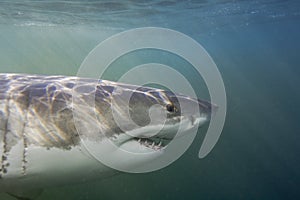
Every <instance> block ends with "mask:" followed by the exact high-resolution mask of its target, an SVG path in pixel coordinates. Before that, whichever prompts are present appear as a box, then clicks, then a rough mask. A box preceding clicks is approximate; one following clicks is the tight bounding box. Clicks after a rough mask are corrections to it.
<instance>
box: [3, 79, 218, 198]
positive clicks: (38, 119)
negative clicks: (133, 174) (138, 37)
mask: <svg viewBox="0 0 300 200" xmlns="http://www.w3.org/2000/svg"><path fill="white" fill-rule="evenodd" d="M115 91H117V92H115ZM128 95H130V101H129V102H127V101H126V100H125V97H126V96H127V97H128ZM179 102H180V103H179ZM112 105H114V106H112ZM154 105H158V106H156V107H155V108H156V111H158V112H156V113H162V116H164V117H165V118H164V120H163V118H161V119H160V116H159V115H157V116H155V118H153V119H152V120H151V117H150V116H149V109H151V108H153V106H154ZM213 107H214V106H213V105H212V104H210V103H209V102H207V101H204V100H199V99H193V98H190V97H188V96H184V95H175V94H174V93H172V92H169V91H166V90H161V89H157V88H150V87H138V88H137V87H136V86H132V85H128V84H123V83H117V82H111V81H106V80H95V79H89V78H79V77H68V76H42V75H24V74H0V192H8V193H10V194H12V195H13V196H15V197H17V198H19V199H26V196H27V194H26V192H24V191H33V190H36V189H39V188H46V187H50V186H57V185H62V184H69V183H73V182H82V181H87V180H92V179H101V178H105V177H108V176H110V175H111V174H112V173H114V170H112V169H111V168H110V167H108V166H106V165H105V164H102V163H101V162H99V161H98V160H97V159H95V157H94V156H93V155H91V153H90V152H89V151H88V150H87V148H86V145H88V144H94V145H95V147H96V151H98V152H104V153H105V154H107V156H108V157H109V156H110V157H111V159H112V162H114V161H115V162H116V163H118V165H126V166H127V167H129V168H135V167H137V166H139V165H146V164H147V163H148V162H151V160H153V159H155V157H156V156H160V155H161V154H163V152H164V148H165V147H166V146H167V145H168V143H169V142H170V141H171V140H172V139H173V138H174V137H175V135H176V130H177V129H178V125H179V124H181V125H182V126H183V130H184V131H186V132H188V130H190V129H192V128H194V127H197V126H199V125H200V126H201V125H202V124H204V123H205V122H206V121H208V120H209V119H210V116H211V113H212V110H213ZM183 108H184V109H183ZM197 110H199V112H196V111H197ZM183 111H184V112H183ZM128 114H129V115H130V120H128ZM115 117H117V118H118V120H117V121H118V122H117V121H116V120H114V118H115ZM120 123H121V124H120ZM157 127H160V129H161V130H160V131H159V133H158V134H154V135H153V134H152V133H154V132H157V131H158V128H157ZM151 134H152V135H151ZM108 143H110V144H114V145H115V146H116V147H117V148H123V149H127V150H129V151H133V152H134V153H145V152H146V153H147V152H157V154H151V156H149V155H148V154H145V156H144V157H142V158H141V157H139V158H138V159H134V158H133V159H130V160H128V159H127V158H124V157H121V156H119V155H118V152H113V150H110V149H109V148H108V149H106V148H107V147H108V146H109V145H107V144H108ZM153 155H154V156H153ZM31 196H32V195H31Z"/></svg>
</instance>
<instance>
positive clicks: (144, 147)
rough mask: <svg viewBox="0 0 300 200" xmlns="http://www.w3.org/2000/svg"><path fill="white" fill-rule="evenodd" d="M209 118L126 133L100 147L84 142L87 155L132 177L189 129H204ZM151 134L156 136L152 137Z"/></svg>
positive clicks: (192, 119) (161, 154)
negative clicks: (200, 127)
mask: <svg viewBox="0 0 300 200" xmlns="http://www.w3.org/2000/svg"><path fill="white" fill-rule="evenodd" d="M208 120H209V116H198V117H195V116H189V117H186V116H181V117H180V120H178V122H177V123H175V124H174V123H172V124H168V123H165V124H163V125H155V126H145V127H141V128H138V129H135V130H132V131H128V132H126V133H121V134H114V135H113V136H112V137H110V138H105V139H104V140H102V141H99V143H97V142H95V141H84V142H83V143H84V144H85V146H86V147H88V151H89V153H91V155H92V156H93V157H94V158H95V159H96V160H98V161H99V162H100V163H101V164H104V165H106V166H108V167H110V168H114V169H116V170H119V171H127V172H132V173H135V169H140V168H142V167H144V166H147V165H149V164H150V163H151V161H154V160H156V159H158V158H161V157H162V156H163V155H164V152H165V150H166V148H167V147H168V144H169V143H170V142H171V141H172V140H180V139H181V137H184V136H186V135H187V134H189V131H190V130H191V129H194V128H197V127H199V126H201V125H203V124H204V123H205V122H207V121H208ZM153 133H157V134H155V135H153Z"/></svg>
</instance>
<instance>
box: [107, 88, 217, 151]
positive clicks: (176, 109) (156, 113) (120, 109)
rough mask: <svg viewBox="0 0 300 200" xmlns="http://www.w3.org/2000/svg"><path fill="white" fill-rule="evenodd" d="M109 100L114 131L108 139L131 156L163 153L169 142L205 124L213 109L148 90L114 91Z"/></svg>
mask: <svg viewBox="0 0 300 200" xmlns="http://www.w3.org/2000/svg"><path fill="white" fill-rule="evenodd" d="M111 99H112V101H111V110H112V118H113V120H114V123H111V124H113V127H114V128H113V130H117V131H118V132H115V133H113V134H112V135H111V137H110V139H111V141H113V143H114V144H115V145H117V146H118V147H119V148H121V149H124V150H127V151H130V152H133V153H148V152H153V151H161V150H163V149H164V148H165V147H166V146H167V145H168V143H169V142H170V141H171V140H172V139H174V138H177V137H179V136H184V135H185V134H187V133H188V131H189V130H190V129H192V128H195V127H198V126H201V125H203V124H204V123H205V122H207V121H209V120H210V116H211V113H212V112H214V110H215V109H216V106H214V105H212V104H211V103H209V102H207V101H204V100H200V99H194V98H190V97H188V96H184V95H178V94H174V93H173V92H170V91H166V90H160V89H154V88H148V87H139V88H135V89H128V88H126V89H124V88H121V89H120V88H117V89H116V91H115V92H113V93H112V98H111ZM116 127H118V128H116Z"/></svg>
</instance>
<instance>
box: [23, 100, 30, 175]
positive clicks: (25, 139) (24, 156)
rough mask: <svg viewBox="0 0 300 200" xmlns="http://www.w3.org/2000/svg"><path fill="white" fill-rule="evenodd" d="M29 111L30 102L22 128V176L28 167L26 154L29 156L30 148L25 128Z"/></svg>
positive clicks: (27, 105) (25, 110)
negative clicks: (28, 149) (28, 150)
mask: <svg viewBox="0 0 300 200" xmlns="http://www.w3.org/2000/svg"><path fill="white" fill-rule="evenodd" d="M28 110H29V100H28V101H27V104H26V108H25V109H24V112H25V113H24V123H23V127H22V138H23V155H22V175H25V174H26V170H27V168H26V165H27V159H26V154H27V147H28V140H27V136H26V133H25V128H26V125H27V115H28Z"/></svg>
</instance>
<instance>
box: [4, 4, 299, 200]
mask: <svg viewBox="0 0 300 200" xmlns="http://www.w3.org/2000/svg"><path fill="white" fill-rule="evenodd" d="M145 26H152V27H164V28H170V29H174V30H176V31H180V32H182V33H184V34H186V35H188V36H190V37H192V38H193V39H195V40H196V41H197V42H199V43H200V44H201V45H203V47H204V48H205V49H206V50H207V51H208V53H209V54H210V55H211V57H212V58H213V59H214V61H215V63H216V64H217V66H218V68H219V71H220V73H221V75H222V77H223V80H224V84H225V88H226V92H227V101H228V111H227V118H226V122H225V127H224V129H223V132H222V135H221V137H220V139H219V141H218V143H217V144H216V146H215V147H214V149H213V150H212V152H211V153H210V154H209V155H208V156H207V157H205V158H204V159H199V158H198V152H199V148H200V146H201V144H202V141H203V137H204V135H203V134H204V133H205V132H203V131H201V130H200V131H199V134H198V135H197V137H196V139H195V140H194V142H193V144H192V145H191V147H190V148H189V150H188V151H187V152H186V153H185V154H184V155H183V156H182V157H181V158H180V159H178V160H177V161H176V162H174V163H172V164H171V165H170V166H168V167H166V168H164V169H162V170H159V171H155V172H151V173H147V174H120V175H117V176H113V177H111V178H107V179H105V180H101V181H96V182H86V183H83V184H77V185H67V186H63V187H58V188H49V189H46V190H45V191H44V193H43V194H42V195H41V196H40V197H39V198H38V200H49V199H72V200H96V199H121V198H122V199H131V200H138V199H143V200H150V199H272V200H276V199H300V191H299V188H300V170H299V169H300V106H299V104H300V88H299V87H300V1H298V0H286V1H283V0H240V1H238V0H211V1H210V0H199V1H197V0H189V1H179V0H177V1H175V0H166V1H163V0H150V1H145V0H141V1H138V0H124V1H93V0H90V1H79V0H78V1H59V0H57V1H49V0H47V1H44V0H39V1H36V0H25V1H14V0H13V1H8V0H7V1H0V72H1V73H6V72H16V73H32V74H47V75H52V74H61V75H76V73H77V70H78V68H79V67H80V64H81V63H82V61H83V60H84V58H85V57H86V56H87V54H88V53H89V52H90V51H91V50H92V49H93V48H94V47H95V46H96V45H97V44H99V43H100V42H101V41H103V40H105V39H106V38H108V37H109V36H112V35H113V34H116V33H119V32H121V31H125V30H129V29H132V28H138V27H145ZM160 53H162V52H151V51H149V52H147V51H146V52H136V54H135V55H128V57H127V58H124V59H123V60H119V61H118V63H115V65H119V66H121V65H122V66H135V65H137V64H141V63H148V62H150V61H152V62H153V61H156V62H159V63H165V64H168V65H170V66H174V67H175V68H176V67H178V66H184V65H185V63H184V62H183V61H182V60H180V59H174V58H173V57H172V55H167V54H165V53H162V54H160ZM113 69H114V68H113ZM181 69H185V68H184V67H183V68H181ZM187 69H188V68H187ZM183 71H184V70H183ZM118 73H120V71H119V70H118V67H116V68H115V71H114V70H111V71H110V72H107V74H106V77H105V78H106V79H110V80H117V78H118V76H119V75H118ZM183 73H185V74H186V75H187V76H190V77H189V78H190V79H191V81H192V82H193V85H195V84H196V85H197V84H199V88H205V87H204V86H203V84H204V83H203V81H201V80H200V79H201V78H200V79H199V80H198V77H193V73H190V72H189V71H188V70H186V71H185V72H183ZM167 78H168V77H167ZM200 93H201V91H200ZM200 97H202V96H200ZM203 97H204V98H208V97H207V92H205V91H203ZM204 129H205V128H204ZM0 199H1V200H2V199H3V200H4V199H5V200H6V199H7V200H10V199H13V198H12V197H9V196H8V195H6V194H0Z"/></svg>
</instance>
